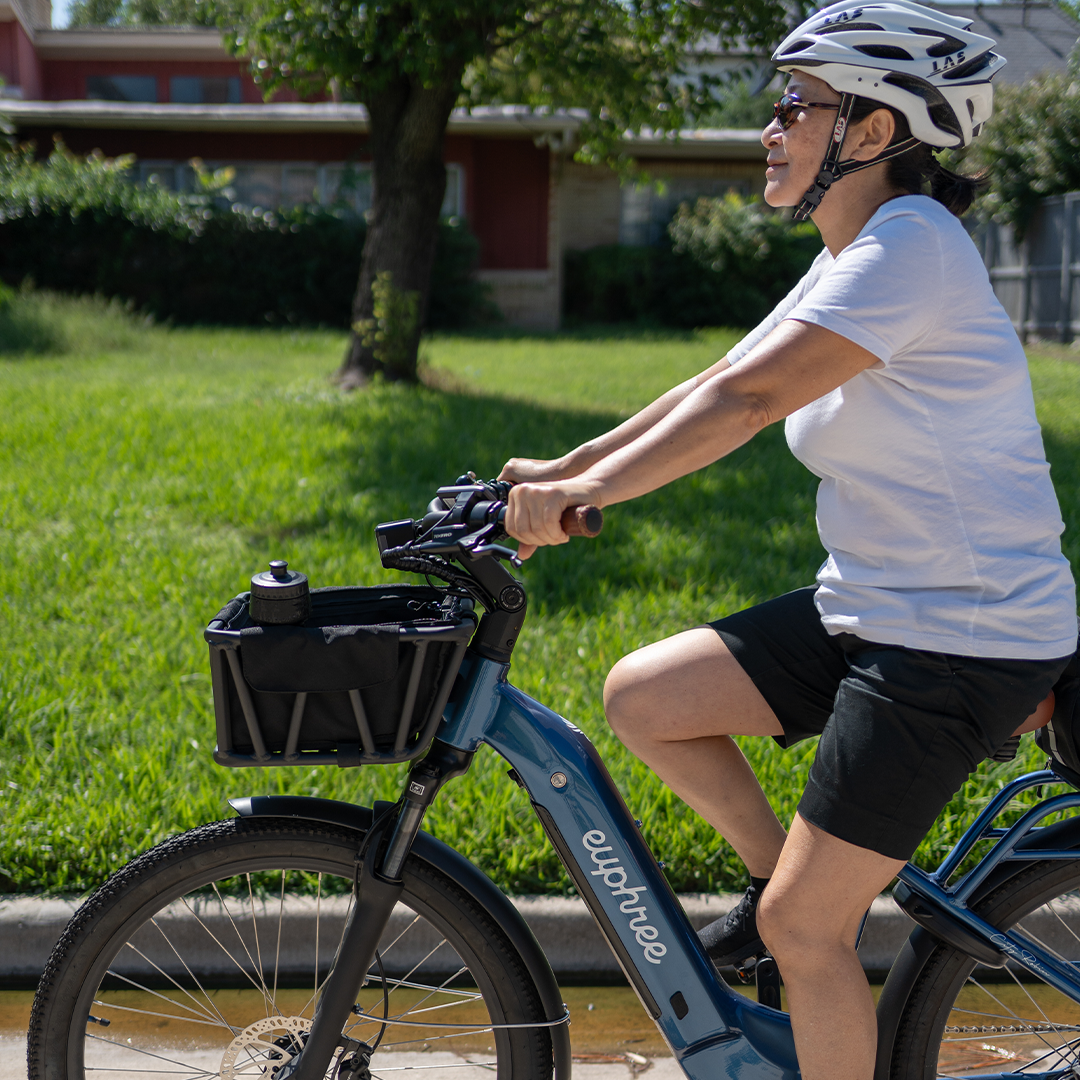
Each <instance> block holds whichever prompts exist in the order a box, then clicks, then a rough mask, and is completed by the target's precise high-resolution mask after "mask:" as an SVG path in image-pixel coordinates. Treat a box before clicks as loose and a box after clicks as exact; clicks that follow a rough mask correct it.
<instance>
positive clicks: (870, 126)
mask: <svg viewBox="0 0 1080 1080" xmlns="http://www.w3.org/2000/svg"><path fill="white" fill-rule="evenodd" d="M895 134H896V118H895V117H894V116H893V114H892V113H891V112H889V110H888V109H875V110H874V111H873V112H872V113H871V114H870V115H869V116H868V117H866V119H864V120H860V121H859V123H857V124H853V125H852V126H851V128H849V129H848V133H847V138H846V139H845V140H844V156H845V157H849V158H855V160H856V161H869V160H870V159H871V158H875V157H877V156H878V154H880V153H882V152H883V151H884V150H885V148H886V147H887V146H888V145H889V143H891V142H892V140H893V136H894V135H895Z"/></svg>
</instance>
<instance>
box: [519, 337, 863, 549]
mask: <svg viewBox="0 0 1080 1080" xmlns="http://www.w3.org/2000/svg"><path fill="white" fill-rule="evenodd" d="M877 362H878V361H877V357H875V356H874V354H873V353H871V352H869V351H867V350H866V349H864V348H862V347H861V346H859V345H856V344H855V343H854V342H852V341H849V340H848V339H847V338H844V337H841V336H840V335H839V334H835V333H833V332H832V331H831V330H826V329H824V328H823V327H820V326H812V325H809V324H807V323H801V322H795V321H791V320H787V321H785V322H782V323H781V324H780V325H779V326H778V327H777V328H776V329H775V330H774V331H773V332H772V333H771V334H770V335H769V336H768V337H767V338H765V340H764V341H762V342H761V343H760V344H759V345H758V346H757V347H756V348H754V349H753V350H752V351H751V352H750V353H749V354H748V355H747V356H746V357H745V358H744V359H742V360H741V361H740V362H739V363H738V364H736V365H734V366H731V367H727V368H726V369H721V370H720V371H718V372H717V373H715V374H713V375H712V376H711V377H710V378H708V379H705V380H704V381H702V382H701V383H700V384H699V385H697V386H695V387H694V388H693V389H692V390H691V391H690V392H689V393H687V394H686V395H685V396H684V397H683V398H682V399H681V400H680V401H679V402H678V403H677V404H676V405H675V406H674V408H672V409H670V410H669V411H668V412H667V413H666V414H665V415H664V416H663V417H661V418H660V419H658V420H657V421H656V422H655V423H654V424H653V425H652V426H651V427H649V428H647V429H645V430H644V431H642V432H641V433H640V434H639V435H638V436H637V437H636V438H634V439H632V440H631V441H629V442H626V443H624V444H623V445H621V446H619V447H617V448H615V449H613V450H612V451H611V452H609V453H608V454H607V455H606V456H605V457H603V458H601V459H599V460H597V461H594V462H593V463H592V464H591V465H589V466H588V467H587V468H586V469H584V470H583V471H582V472H580V473H578V474H576V475H575V476H573V477H571V478H568V479H565V480H560V481H556V482H553V483H525V484H522V485H519V486H518V487H515V488H514V489H513V490H512V491H511V493H510V502H509V510H508V512H507V516H506V524H507V531H508V532H509V533H510V535H511V536H513V537H515V538H516V539H517V540H519V541H520V542H521V547H520V548H519V552H520V554H521V555H522V557H528V555H531V554H532V552H533V550H534V549H535V548H536V547H538V546H541V545H544V544H561V543H565V542H566V540H567V536H566V534H565V533H564V532H563V530H562V527H561V526H560V524H559V518H560V517H561V515H562V511H563V510H564V509H565V508H566V507H568V506H577V505H582V504H587V503H593V504H595V505H597V506H610V505H611V504H612V503H618V502H624V501H625V500H627V499H633V498H636V497H637V496H638V495H644V494H645V493H646V492H648V491H654V490H655V489H656V488H659V487H663V485H664V484H667V483H670V482H671V481H672V480H675V479H677V478H678V477H680V476H685V475H686V474H687V473H691V472H694V471H696V470H697V469H700V468H703V467H704V466H705V465H709V464H711V463H712V462H714V461H717V460H718V459H719V458H722V457H724V456H725V455H727V454H730V453H731V452H732V451H733V450H735V449H736V448H737V447H739V446H742V444H743V443H745V442H747V441H748V440H749V439H750V438H752V437H753V436H754V435H755V434H756V433H757V432H758V431H760V430H761V429H762V428H763V427H766V426H768V425H769V424H771V423H773V422H775V421H776V420H781V419H783V418H784V417H785V416H787V415H789V414H790V413H792V412H795V411H796V410H797V409H800V408H802V407H803V406H804V405H808V404H809V403H810V402H811V401H815V400H816V399H817V398H819V397H821V396H822V395H824V394H827V393H829V391H831V390H834V389H836V387H838V386H840V385H841V384H842V383H845V382H847V380H848V379H851V378H853V377H854V376H855V375H857V374H858V373H859V372H860V371H863V370H865V369H866V368H868V367H871V366H872V365H874V364H876V363H877ZM684 385H685V384H684Z"/></svg>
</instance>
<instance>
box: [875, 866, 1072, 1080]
mask: <svg viewBox="0 0 1080 1080" xmlns="http://www.w3.org/2000/svg"><path fill="white" fill-rule="evenodd" d="M976 910H977V912H978V914H979V915H980V916H982V917H983V918H984V919H986V920H987V921H988V922H990V923H992V924H993V925H994V926H997V927H1000V928H1002V929H1008V928H1010V927H1011V928H1013V929H1015V930H1019V931H1020V932H1021V933H1022V934H1023V935H1024V936H1026V937H1028V938H1029V939H1031V940H1032V941H1035V942H1038V943H1039V944H1040V945H1042V946H1043V947H1044V948H1046V949H1047V950H1049V951H1050V952H1051V953H1053V954H1055V955H1056V956H1058V957H1059V958H1061V959H1063V960H1066V961H1067V962H1068V963H1070V964H1073V965H1080V862H1044V863H1036V864H1034V865H1033V866H1031V867H1029V868H1028V869H1027V870H1024V871H1023V872H1021V873H1020V874H1018V875H1017V876H1016V877H1015V878H1012V879H1010V880H1009V881H1007V882H1005V883H1004V884H1003V885H1002V886H1001V887H1000V888H999V889H998V890H996V891H995V892H993V893H991V894H990V895H989V896H987V897H986V898H985V899H984V900H983V901H982V902H981V903H980V904H979V905H978V907H977V909H976ZM990 979H993V980H994V981H993V982H991V981H989V980H990ZM1032 980H1033V977H1032V976H1031V975H1030V974H1029V973H1028V972H1026V971H1024V972H1016V971H1013V970H1012V969H1011V968H1004V969H1002V970H1000V971H992V972H989V973H988V972H987V970H986V969H985V968H983V969H978V970H976V965H975V961H974V960H972V959H971V958H970V957H967V956H964V955H962V954H961V953H958V952H956V951H955V950H954V949H952V948H950V947H948V946H946V945H941V946H939V947H938V948H937V949H935V950H934V951H933V952H932V953H931V954H930V956H929V957H928V958H927V960H926V963H925V964H924V966H923V969H922V972H921V973H920V975H919V977H918V979H917V981H916V983H915V985H914V988H913V990H912V993H911V995H910V997H909V998H908V1003H907V1005H906V1007H905V1009H904V1012H903V1014H902V1016H901V1020H900V1024H899V1027H898V1029H897V1034H896V1042H895V1046H896V1049H895V1051H894V1053H893V1060H892V1069H891V1073H890V1076H891V1078H892V1080H936V1078H938V1077H965V1078H969V1080H972V1078H976V1077H979V1076H988V1077H989V1076H993V1077H1000V1076H1001V1075H1002V1074H1017V1075H1019V1076H1036V1075H1037V1076H1047V1075H1049V1076H1055V1077H1056V1076H1062V1077H1065V1076H1068V1077H1073V1076H1080V1004H1078V1003H1077V1002H1076V1001H1074V1000H1072V998H1070V997H1067V996H1066V995H1064V994H1062V993H1061V992H1060V991H1058V990H1055V989H1053V988H1052V987H1050V986H1047V985H1046V984H1045V983H1043V982H1039V981H1032ZM1074 1070H1075V1072H1074Z"/></svg>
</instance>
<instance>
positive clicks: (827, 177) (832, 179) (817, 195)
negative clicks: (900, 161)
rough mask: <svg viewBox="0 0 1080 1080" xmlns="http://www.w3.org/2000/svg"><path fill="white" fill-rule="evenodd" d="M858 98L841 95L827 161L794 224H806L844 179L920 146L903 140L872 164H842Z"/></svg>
mask: <svg viewBox="0 0 1080 1080" xmlns="http://www.w3.org/2000/svg"><path fill="white" fill-rule="evenodd" d="M857 97H858V96H857V95H856V94H848V93H844V94H841V95H840V108H839V110H838V112H837V116H836V125H835V126H834V127H833V135H832V139H831V141H830V142H829V149H828V150H827V151H826V153H825V159H824V160H823V161H822V163H821V168H820V169H819V170H818V174H817V179H815V180H814V183H813V186H812V187H810V188H809V189H807V192H806V194H805V195H803V197H802V201H801V202H800V203H799V205H798V206H797V207H795V213H794V215H793V217H794V220H795V221H806V219H807V218H809V217H810V215H811V214H812V213H813V212H814V211H815V210H816V209H817V208H818V206H819V205H820V204H821V200H822V198H823V197H824V195H825V192H826V191H828V190H829V188H831V187H832V186H833V184H835V183H836V181H837V180H839V179H840V178H841V177H844V176H847V175H848V173H853V172H859V171H860V170H862V169H869V168H870V166H871V165H878V164H880V163H881V162H882V161H888V160H889V158H894V157H899V156H900V155H901V154H906V153H907V152H908V151H909V150H911V149H912V148H913V147H915V146H917V145H918V143H919V140H918V139H915V138H911V139H904V140H903V141H902V142H898V143H896V144H894V145H893V146H890V147H888V148H887V149H886V150H883V151H882V152H881V153H880V154H878V156H877V157H875V158H871V159H870V160H869V161H856V160H854V159H853V158H849V159H848V160H847V161H841V160H840V154H841V152H842V151H843V149H844V137H845V135H847V129H848V122H849V121H850V119H851V113H852V110H853V109H854V108H855V102H856V100H857Z"/></svg>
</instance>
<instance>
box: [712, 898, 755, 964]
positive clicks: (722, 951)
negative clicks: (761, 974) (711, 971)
mask: <svg viewBox="0 0 1080 1080" xmlns="http://www.w3.org/2000/svg"><path fill="white" fill-rule="evenodd" d="M760 899H761V889H758V888H755V887H754V886H753V885H751V886H750V888H749V889H747V890H746V893H745V894H744V895H743V898H742V899H741V900H740V901H739V903H738V904H737V905H736V906H735V907H733V908H732V909H731V910H730V911H729V912H728V913H727V914H726V915H724V916H723V917H722V918H719V919H717V920H716V921H715V922H711V923H709V925H708V926H703V927H702V928H701V929H700V930H699V931H698V937H699V938H700V939H701V944H702V945H704V946H705V951H706V952H707V953H708V954H709V958H710V959H711V960H712V962H713V963H714V964H715V965H716V966H717V967H730V966H733V965H737V964H740V963H742V961H744V960H748V959H749V958H750V957H751V956H756V955H757V954H758V953H762V952H764V951H765V942H764V941H762V940H761V938H760V937H759V936H758V932H757V905H758V901H759V900H760Z"/></svg>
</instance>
